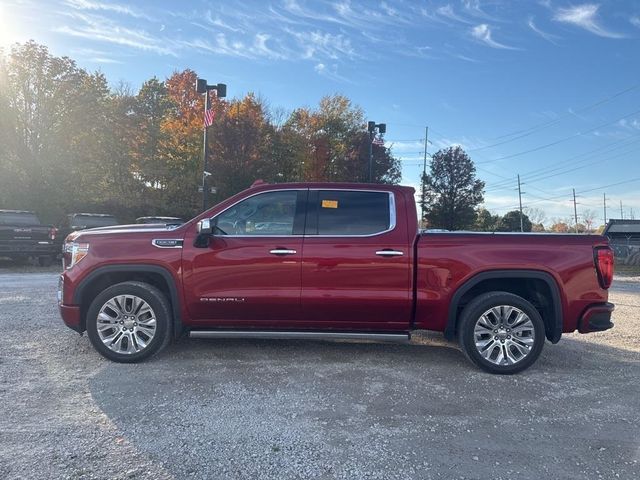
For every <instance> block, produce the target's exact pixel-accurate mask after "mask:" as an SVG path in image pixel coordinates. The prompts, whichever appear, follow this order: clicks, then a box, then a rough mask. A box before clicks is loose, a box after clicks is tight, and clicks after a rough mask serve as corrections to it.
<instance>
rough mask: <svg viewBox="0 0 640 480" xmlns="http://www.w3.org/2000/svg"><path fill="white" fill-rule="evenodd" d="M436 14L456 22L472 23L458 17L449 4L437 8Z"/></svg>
mask: <svg viewBox="0 0 640 480" xmlns="http://www.w3.org/2000/svg"><path fill="white" fill-rule="evenodd" d="M436 13H437V14H438V15H439V16H441V17H445V18H448V19H449V20H453V21H455V22H461V23H471V22H470V21H468V20H466V19H464V18H462V17H461V16H460V15H458V14H457V13H456V12H455V10H454V9H453V7H452V6H451V5H449V4H447V5H444V6H442V7H438V8H436Z"/></svg>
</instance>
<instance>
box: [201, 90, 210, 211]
mask: <svg viewBox="0 0 640 480" xmlns="http://www.w3.org/2000/svg"><path fill="white" fill-rule="evenodd" d="M209 107H210V105H209V89H207V90H206V91H205V92H204V112H205V114H206V111H207V110H208V109H209ZM203 118H204V117H203ZM208 132H209V128H207V125H204V134H203V135H202V137H203V142H202V143H203V145H202V211H203V212H204V211H205V210H206V209H207V205H208V204H209V195H208V193H209V192H207V176H208V173H209V170H208V168H209V165H208V155H207V144H208V141H207V139H208V135H207V134H208Z"/></svg>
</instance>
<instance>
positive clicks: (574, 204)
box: [573, 188, 578, 233]
mask: <svg viewBox="0 0 640 480" xmlns="http://www.w3.org/2000/svg"><path fill="white" fill-rule="evenodd" d="M573 217H574V219H575V221H576V233H578V207H577V206H576V189H575V188H574V189H573Z"/></svg>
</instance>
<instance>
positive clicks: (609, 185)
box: [499, 177, 640, 210]
mask: <svg viewBox="0 0 640 480" xmlns="http://www.w3.org/2000/svg"><path fill="white" fill-rule="evenodd" d="M638 181H640V177H636V178H631V179H629V180H623V181H621V182H616V183H610V184H608V185H602V186H600V187H595V188H590V189H588V190H581V191H580V192H577V194H583V193H589V192H594V191H596V190H602V189H604V188H609V187H617V186H618V185H624V184H626V183H633V182H638ZM562 198H565V199H566V194H564V195H558V196H557V197H550V198H544V199H542V198H541V199H540V200H535V201H533V202H529V204H534V203H541V202H550V201H554V200H559V199H562ZM514 208H518V205H513V206H509V207H500V208H499V210H503V209H507V210H509V209H514Z"/></svg>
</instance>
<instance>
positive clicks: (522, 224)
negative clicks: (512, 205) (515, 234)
mask: <svg viewBox="0 0 640 480" xmlns="http://www.w3.org/2000/svg"><path fill="white" fill-rule="evenodd" d="M518 200H519V201H520V232H524V223H523V220H522V188H521V187H520V174H518Z"/></svg>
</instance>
